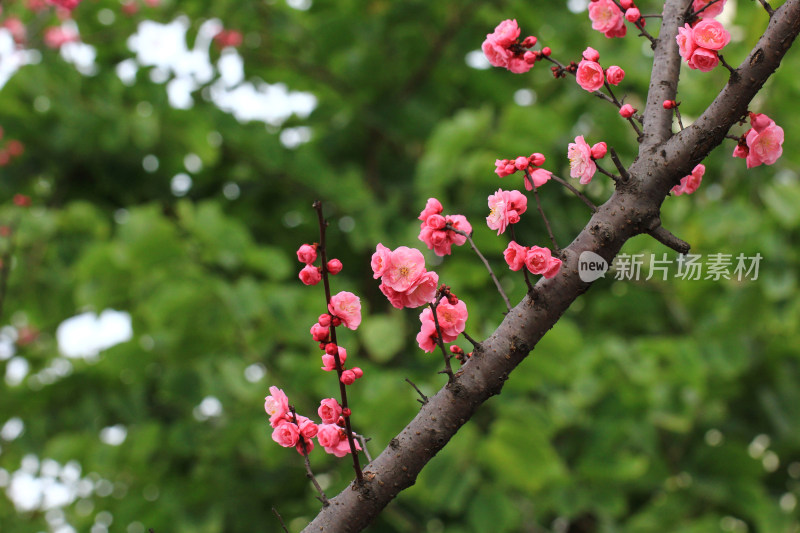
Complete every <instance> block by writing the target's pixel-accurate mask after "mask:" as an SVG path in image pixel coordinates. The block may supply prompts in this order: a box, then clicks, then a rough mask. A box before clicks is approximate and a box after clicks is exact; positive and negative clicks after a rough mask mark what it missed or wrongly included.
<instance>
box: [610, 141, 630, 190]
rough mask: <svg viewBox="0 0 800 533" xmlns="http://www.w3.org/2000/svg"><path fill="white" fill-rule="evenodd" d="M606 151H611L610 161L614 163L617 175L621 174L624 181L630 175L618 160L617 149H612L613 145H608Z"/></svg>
mask: <svg viewBox="0 0 800 533" xmlns="http://www.w3.org/2000/svg"><path fill="white" fill-rule="evenodd" d="M608 151H609V152H610V153H611V161H613V162H614V165H615V166H616V167H617V170H618V171H619V175H620V176H622V181H623V182H625V181H628V180H629V179H631V175H630V174H628V170H627V169H626V168H625V167H624V166H623V165H622V162H621V161H620V160H619V156H618V155H617V151H616V150H614V147H613V146H609V147H608Z"/></svg>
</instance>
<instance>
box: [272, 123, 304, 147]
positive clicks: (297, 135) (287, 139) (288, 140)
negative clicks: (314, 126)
mask: <svg viewBox="0 0 800 533" xmlns="http://www.w3.org/2000/svg"><path fill="white" fill-rule="evenodd" d="M280 140H281V144H282V145H283V146H285V147H286V148H289V149H290V150H293V149H295V148H297V147H298V146H300V145H301V144H305V143H307V142H308V141H310V140H311V128H309V127H307V126H298V127H296V128H286V129H285V130H283V131H282V132H281V135H280Z"/></svg>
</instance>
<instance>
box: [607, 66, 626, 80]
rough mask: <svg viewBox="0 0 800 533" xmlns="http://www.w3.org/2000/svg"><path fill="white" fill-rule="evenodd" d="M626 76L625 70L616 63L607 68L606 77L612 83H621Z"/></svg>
mask: <svg viewBox="0 0 800 533" xmlns="http://www.w3.org/2000/svg"><path fill="white" fill-rule="evenodd" d="M624 78H625V71H624V70H622V69H621V68H620V67H618V66H616V65H612V66H610V67H608V69H607V70H606V79H607V80H608V83H610V84H611V85H619V84H620V82H621V81H622V80H623V79H624Z"/></svg>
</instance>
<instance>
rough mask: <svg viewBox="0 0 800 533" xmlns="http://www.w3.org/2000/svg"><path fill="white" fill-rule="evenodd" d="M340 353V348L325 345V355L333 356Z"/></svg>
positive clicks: (331, 344) (332, 344) (330, 344)
mask: <svg viewBox="0 0 800 533" xmlns="http://www.w3.org/2000/svg"><path fill="white" fill-rule="evenodd" d="M338 351H339V347H338V346H336V345H335V344H334V343H332V342H329V343H328V344H326V345H325V353H326V354H328V355H333V354H335V353H337V352H338Z"/></svg>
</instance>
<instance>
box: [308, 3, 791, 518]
mask: <svg viewBox="0 0 800 533" xmlns="http://www.w3.org/2000/svg"><path fill="white" fill-rule="evenodd" d="M690 1H691V0H667V1H666V2H665V6H664V11H663V14H664V19H663V25H662V31H661V33H660V37H659V40H658V43H657V46H656V51H655V56H654V65H653V71H652V72H653V83H652V84H651V86H650V90H649V93H648V98H647V107H646V110H645V115H644V116H645V120H644V131H643V134H644V135H643V142H642V144H641V146H640V151H639V156H638V157H637V158H636V160H635V161H634V162H633V164H632V165H631V166H630V167H629V169H628V172H629V174H630V176H631V177H630V179H629V180H627V181H625V182H619V183H618V184H617V189H616V191H615V193H614V194H613V195H612V196H611V198H610V199H609V200H608V201H607V202H606V203H605V204H603V205H602V206H600V207H599V208H598V210H597V212H596V213H595V214H594V215H593V216H592V218H591V219H590V220H589V222H588V224H586V226H585V227H584V229H583V230H582V231H581V233H580V234H579V235H578V236H577V237H576V238H575V240H574V241H573V242H572V243H571V244H570V245H569V247H567V248H566V249H565V250H564V252H563V253H564V256H563V257H562V259H563V261H564V265H563V267H562V269H561V272H560V273H559V274H558V275H557V276H556V277H554V278H553V279H549V280H548V279H540V280H539V282H538V283H537V284H536V286H535V287H534V289H533V291H531V292H530V293H529V294H528V295H527V296H526V297H525V298H524V299H523V300H522V301H521V302H520V303H519V304H518V305H517V306H516V307H514V308H513V309H512V310H511V312H509V313H508V314H507V315H506V317H505V319H504V320H503V322H502V323H501V324H500V325H499V326H498V328H497V330H496V331H495V332H494V333H493V334H492V335H491V336H490V337H489V338H488V339H486V340H485V341H483V342H482V343H481V346H480V347H479V348H478V349H476V350H475V353H474V355H473V357H472V359H471V360H470V361H469V362H468V363H467V364H465V365H464V366H463V367H462V368H461V370H460V371H459V372H458V373H457V374H456V377H455V381H454V382H453V383H451V384H448V385H446V386H445V387H443V388H442V389H441V390H439V392H438V393H437V394H436V395H435V396H433V397H431V398H430V399H429V401H428V402H427V403H426V404H425V405H423V406H422V408H421V409H420V412H419V414H418V415H417V416H416V417H415V418H414V419H413V420H412V421H411V422H410V423H409V424H408V425H407V426H406V427H405V428H404V429H403V430H402V431H401V432H400V434H398V435H397V436H396V437H395V438H394V439H392V441H391V442H390V444H389V446H388V447H387V448H386V449H385V450H384V451H383V452H382V453H381V454H380V455H379V456H378V457H377V458H376V459H375V460H374V461H372V462H371V463H370V464H368V465H367V466H366V467H365V468H364V483H363V484H361V485H358V484H357V483H355V482H353V483H351V485H350V486H348V487H347V488H346V489H344V490H343V491H342V492H341V493H340V494H339V495H337V496H336V497H335V498H333V499H331V500H330V503H331V504H330V505H329V506H328V507H325V508H323V509H322V510H321V511H320V513H319V515H318V516H317V517H316V518H315V519H314V520H313V521H312V522H311V523H310V524H309V525H308V526H307V527H306V529H305V530H304V531H307V532H316V531H324V532H340V531H341V532H352V531H361V530H362V529H364V528H365V527H367V526H368V525H369V524H370V522H372V520H373V519H374V518H375V517H376V516H377V515H378V513H380V511H381V510H382V509H383V508H384V507H385V506H386V505H387V504H388V503H389V502H390V501H391V500H392V499H394V498H395V496H397V494H398V493H399V492H400V491H402V490H403V489H405V488H407V487H409V486H411V485H413V484H414V482H415V480H416V478H417V475H418V474H419V472H420V471H421V470H422V468H423V467H424V466H425V464H427V462H428V461H430V459H431V458H433V456H434V455H436V453H437V452H438V451H439V450H441V449H442V448H443V447H444V446H445V445H446V444H447V442H448V441H449V440H450V438H451V437H452V436H453V435H454V434H455V433H456V431H458V429H459V428H460V427H461V426H462V425H464V424H465V423H466V422H467V421H468V420H469V419H470V418H471V417H472V415H473V414H474V413H475V411H476V410H477V409H478V407H480V405H481V404H482V403H483V402H485V401H486V400H487V399H489V398H490V397H491V396H493V395H495V394H499V393H500V391H501V390H502V388H503V384H504V382H505V381H506V379H508V376H509V374H510V373H511V371H513V370H514V368H515V367H516V366H517V365H518V364H519V363H520V362H521V361H522V360H523V359H524V358H525V357H526V356H527V355H528V354H529V353H530V351H531V350H532V349H533V348H534V346H535V345H536V343H537V342H538V341H539V339H541V338H542V336H543V335H544V334H545V333H546V332H547V331H548V330H549V329H550V328H552V327H553V325H554V324H555V323H556V322H557V321H558V319H559V318H560V317H561V315H562V314H563V313H564V311H566V310H567V308H568V307H569V305H570V304H571V303H572V302H573V301H574V300H575V299H576V298H578V297H579V296H580V295H581V294H583V293H584V292H586V291H587V290H588V289H589V287H590V284H588V283H584V282H583V281H581V279H580V278H579V276H578V257H579V256H580V254H581V253H582V252H584V251H587V250H588V251H592V252H594V253H596V254H598V255H600V256H601V257H603V258H604V259H605V260H606V261H608V262H609V263H610V262H611V261H612V259H613V258H614V256H615V255H616V254H617V253H618V252H619V250H620V249H621V248H622V245H623V244H624V243H625V242H626V241H627V240H628V239H629V238H631V237H633V236H634V235H637V234H640V233H651V234H653V235H654V237H656V238H658V239H659V240H660V241H661V242H665V241H666V242H672V243H674V244H675V246H681V241H680V240H679V239H676V238H675V237H674V236H672V235H671V234H669V232H667V231H666V230H664V229H663V228H661V227H660V220H659V211H660V206H661V203H662V202H663V201H664V199H665V198H666V196H667V194H668V193H669V190H670V189H671V188H672V187H673V186H674V185H676V184H677V183H678V182H679V180H680V178H681V177H682V176H685V175H687V174H688V173H689V172H690V171H691V169H692V168H693V167H694V166H695V165H696V164H697V163H699V162H700V161H702V159H703V158H704V157H705V156H706V155H708V153H709V152H710V151H711V150H712V149H713V148H714V147H716V146H717V145H718V144H720V142H722V139H723V138H724V136H725V134H726V133H727V132H728V130H729V129H730V128H731V126H733V125H734V124H735V123H736V122H738V121H739V119H740V118H741V117H742V116H743V115H744V114H745V113H746V111H747V106H748V104H749V103H750V101H751V100H752V98H753V96H755V94H756V93H757V92H758V90H759V89H760V88H761V87H762V86H763V85H764V83H765V82H766V80H767V79H768V78H769V76H770V75H771V74H772V73H773V72H774V71H775V69H776V68H777V67H778V65H779V64H780V61H781V59H782V58H783V56H784V54H785V53H786V51H787V50H788V49H789V47H790V46H791V44H792V42H793V41H794V39H795V37H796V36H797V34H798V32H800V0H787V2H786V3H785V4H784V5H783V6H781V8H779V9H777V10H776V11H775V13H774V15H773V16H772V17H771V19H770V23H769V25H768V27H767V29H766V31H765V32H764V34H763V36H762V37H761V39H760V40H759V41H758V43H757V44H756V46H755V47H754V48H753V50H752V52H751V53H750V55H749V56H748V58H747V59H746V60H745V61H744V62H743V63H742V64H741V65H740V66H739V68H738V69H736V72H735V73H734V74H733V75H732V76H731V79H730V81H729V83H728V84H727V85H726V86H725V87H724V88H723V89H722V90H721V91H720V93H719V95H718V96H717V97H716V99H715V100H714V102H713V103H712V104H711V105H710V106H709V107H708V109H707V110H706V112H705V113H703V115H702V116H701V117H700V118H698V119H697V121H696V122H695V123H694V124H693V125H692V126H690V127H689V128H686V129H685V130H683V131H682V132H680V133H678V134H673V133H672V131H671V124H672V119H671V116H672V115H671V112H670V111H666V110H663V108H662V107H661V102H662V101H663V100H665V99H673V98H674V97H675V94H676V90H677V80H678V73H679V70H680V58H679V57H678V51H677V45H676V44H675V35H676V33H677V28H678V27H679V26H682V25H683V14H684V12H685V10H686V8H687V7H688V4H689V3H690ZM765 16H766V14H765ZM720 68H722V67H720ZM684 244H685V243H684ZM676 249H677V248H676Z"/></svg>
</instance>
